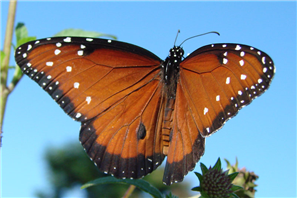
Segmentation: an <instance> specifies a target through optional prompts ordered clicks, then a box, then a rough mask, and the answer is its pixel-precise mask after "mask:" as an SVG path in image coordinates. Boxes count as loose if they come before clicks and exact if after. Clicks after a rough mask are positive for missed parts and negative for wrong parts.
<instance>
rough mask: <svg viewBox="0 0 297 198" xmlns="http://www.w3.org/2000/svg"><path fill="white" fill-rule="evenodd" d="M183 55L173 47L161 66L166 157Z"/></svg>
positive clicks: (178, 48)
mask: <svg viewBox="0 0 297 198" xmlns="http://www.w3.org/2000/svg"><path fill="white" fill-rule="evenodd" d="M183 55H184V50H183V49H182V48H181V47H176V46H174V47H173V48H172V49H170V51H169V56H168V57H167V58H166V60H165V61H164V63H163V64H162V68H163V80H164V91H165V93H164V94H165V96H164V98H165V112H164V119H163V127H162V128H163V130H162V137H163V138H162V140H163V154H164V155H167V153H168V148H169V142H170V139H171V138H170V134H171V133H172V130H173V127H172V120H173V119H172V115H173V111H174V104H175V96H176V87H177V79H178V78H179V64H180V62H181V60H182V57H183Z"/></svg>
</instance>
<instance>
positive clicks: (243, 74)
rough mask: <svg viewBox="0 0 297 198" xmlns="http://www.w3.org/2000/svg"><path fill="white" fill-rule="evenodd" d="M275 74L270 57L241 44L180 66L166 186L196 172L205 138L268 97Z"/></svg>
mask: <svg viewBox="0 0 297 198" xmlns="http://www.w3.org/2000/svg"><path fill="white" fill-rule="evenodd" d="M274 69H275V68H274V64H273V61H272V59H271V58H270V57H269V56H268V55H267V54H266V53H264V52H262V51H260V50H258V49H256V48H253V47H250V46H246V45H241V44H213V45H207V46H204V47H201V48H199V49H197V50H196V51H194V52H193V53H191V54H190V55H189V56H188V57H187V58H185V59H184V60H183V61H182V62H181V63H180V71H179V79H178V82H177V90H176V101H175V107H174V113H173V117H172V120H173V125H172V129H173V131H172V134H171V141H170V146H169V151H168V156H167V163H166V168H165V174H164V178H163V181H165V182H166V183H173V182H179V181H181V180H182V179H183V177H184V175H186V174H187V173H188V171H190V170H193V169H194V167H195V165H196V162H197V161H198V160H199V159H200V157H201V156H202V155H203V153H204V137H207V136H209V135H211V134H212V133H214V132H216V131H217V130H219V129H220V128H221V127H222V126H223V124H224V123H225V122H226V121H227V120H228V119H230V118H231V117H233V116H235V115H236V114H237V112H238V111H239V110H240V109H241V108H242V107H243V106H246V105H248V104H250V103H251V101H252V100H253V99H254V98H256V97H258V96H259V95H261V94H262V93H263V92H264V91H266V90H267V89H268V87H269V85H270V82H271V80H272V78H273V76H274ZM176 170H179V171H176ZM173 175H174V177H173Z"/></svg>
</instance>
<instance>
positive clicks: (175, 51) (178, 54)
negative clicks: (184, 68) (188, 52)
mask: <svg viewBox="0 0 297 198" xmlns="http://www.w3.org/2000/svg"><path fill="white" fill-rule="evenodd" d="M183 55H184V50H183V48H182V47H180V46H174V47H173V48H171V49H170V50H169V58H171V59H173V60H175V59H176V60H181V59H182V57H183ZM176 62H177V61H176Z"/></svg>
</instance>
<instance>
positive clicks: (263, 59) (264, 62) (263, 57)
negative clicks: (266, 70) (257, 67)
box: [262, 56, 266, 65]
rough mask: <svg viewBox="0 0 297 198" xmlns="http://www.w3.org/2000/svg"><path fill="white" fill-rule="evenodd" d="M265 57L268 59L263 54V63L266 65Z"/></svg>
mask: <svg viewBox="0 0 297 198" xmlns="http://www.w3.org/2000/svg"><path fill="white" fill-rule="evenodd" d="M265 59H266V57H265V56H263V57H262V63H263V64H264V65H265V63H266V61H265Z"/></svg>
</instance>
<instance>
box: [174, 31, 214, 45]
mask: <svg viewBox="0 0 297 198" xmlns="http://www.w3.org/2000/svg"><path fill="white" fill-rule="evenodd" d="M212 33H215V34H217V35H219V36H220V33H218V32H216V31H211V32H206V33H203V34H198V35H195V36H191V37H189V38H187V39H186V40H184V41H183V42H182V43H181V44H180V45H179V46H181V45H182V44H183V43H184V42H186V41H187V40H189V39H192V38H195V37H198V36H203V35H206V34H212Z"/></svg>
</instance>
